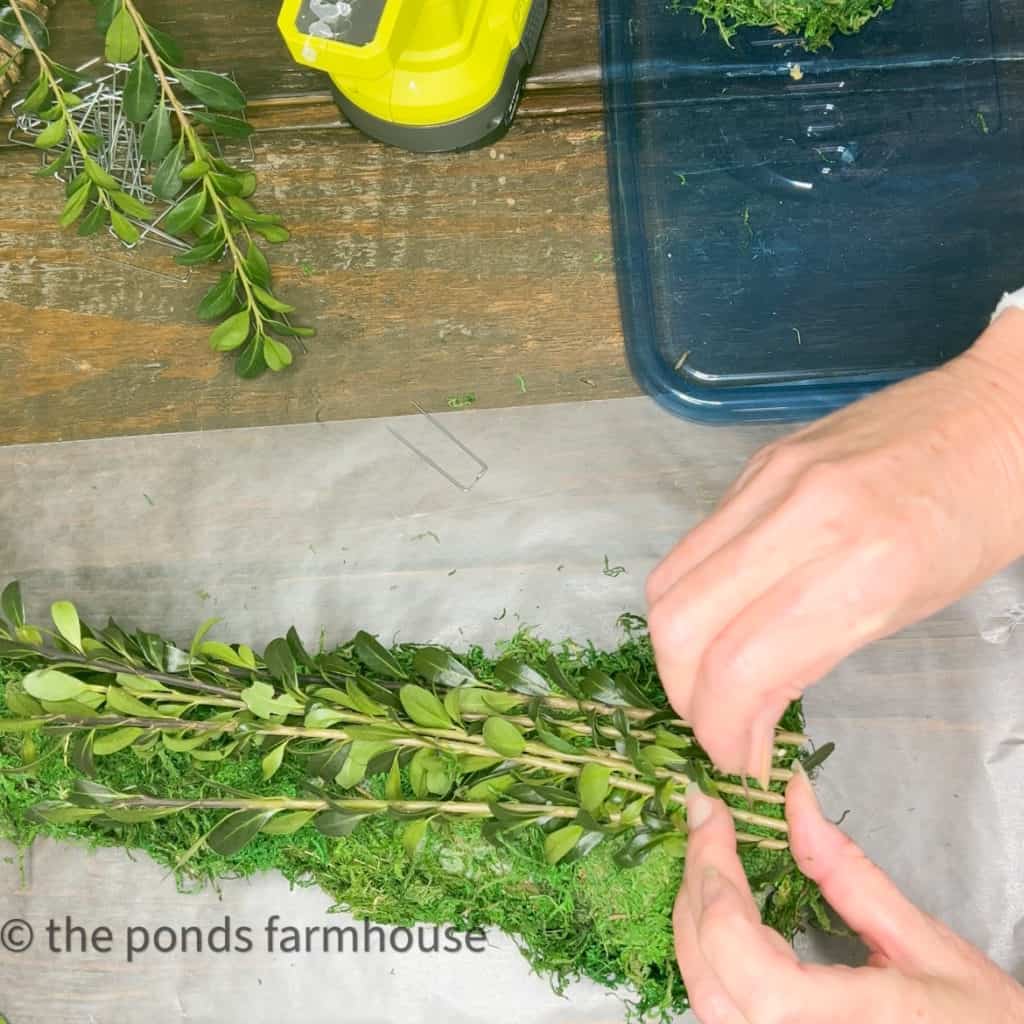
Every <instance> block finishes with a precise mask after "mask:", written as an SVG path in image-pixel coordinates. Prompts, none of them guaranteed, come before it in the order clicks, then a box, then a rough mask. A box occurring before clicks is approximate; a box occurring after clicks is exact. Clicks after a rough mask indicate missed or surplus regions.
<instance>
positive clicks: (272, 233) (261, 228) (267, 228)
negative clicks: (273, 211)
mask: <svg viewBox="0 0 1024 1024" xmlns="http://www.w3.org/2000/svg"><path fill="white" fill-rule="evenodd" d="M253 231H255V232H256V234H258V235H262V236H263V237H264V238H265V239H266V240H267V241H268V242H275V243H276V242H287V241H288V239H289V238H291V237H292V236H291V234H290V233H289V231H288V229H287V228H283V227H281V225H280V224H256V225H254V227H253Z"/></svg>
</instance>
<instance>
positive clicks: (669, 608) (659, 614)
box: [647, 600, 682, 650]
mask: <svg viewBox="0 0 1024 1024" xmlns="http://www.w3.org/2000/svg"><path fill="white" fill-rule="evenodd" d="M647 628H648V630H649V632H650V635H651V643H652V644H653V645H654V647H655V649H656V650H658V649H671V648H672V647H674V646H676V645H677V644H678V643H679V642H680V640H681V639H682V629H681V616H680V615H679V614H678V613H677V611H676V609H675V607H674V606H673V605H672V603H671V602H670V601H665V600H662V601H656V602H655V604H654V606H653V607H652V608H651V610H650V613H649V614H648V616H647Z"/></svg>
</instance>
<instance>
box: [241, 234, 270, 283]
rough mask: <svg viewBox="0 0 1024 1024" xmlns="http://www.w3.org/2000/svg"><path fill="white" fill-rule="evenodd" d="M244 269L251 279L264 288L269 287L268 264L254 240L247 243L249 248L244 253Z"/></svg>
mask: <svg viewBox="0 0 1024 1024" xmlns="http://www.w3.org/2000/svg"><path fill="white" fill-rule="evenodd" d="M245 271H246V273H247V274H248V275H249V279H250V280H251V281H255V282H256V283H257V284H258V285H262V286H263V287H264V288H269V287H270V264H269V263H268V262H267V257H266V256H264V255H263V252H262V251H261V250H260V248H259V246H257V245H256V244H255V243H254V242H250V243H249V248H248V249H247V250H246V253H245Z"/></svg>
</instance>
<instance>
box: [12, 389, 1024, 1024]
mask: <svg viewBox="0 0 1024 1024" xmlns="http://www.w3.org/2000/svg"><path fill="white" fill-rule="evenodd" d="M442 419H443V422H445V423H446V424H447V425H448V426H449V427H450V429H452V430H453V431H454V432H455V433H456V434H457V435H458V436H459V438H460V439H461V440H462V441H464V442H465V443H466V444H467V445H468V446H469V447H470V448H471V449H472V450H473V451H474V453H476V454H477V455H478V456H479V457H480V458H481V459H483V460H484V461H485V462H486V463H487V465H488V470H487V472H486V474H485V475H484V476H483V478H482V479H481V480H480V481H479V482H478V483H477V484H476V485H475V486H474V487H473V489H472V490H471V491H469V492H468V493H464V492H463V491H461V490H459V489H458V488H456V487H454V486H452V484H450V483H449V482H448V481H446V480H445V479H444V478H443V477H442V476H440V475H439V474H438V473H436V472H435V471H434V470H433V469H432V468H430V467H429V466H428V465H427V464H426V463H424V462H423V461H421V460H419V459H418V458H417V457H416V456H414V455H412V454H411V453H410V452H409V450H408V449H407V448H406V447H404V446H403V445H402V444H401V443H400V442H399V441H398V440H396V439H395V437H394V436H393V435H392V434H391V433H390V432H389V431H388V429H387V427H388V426H393V427H395V428H396V429H398V430H399V431H400V432H401V433H402V434H403V436H405V437H407V438H408V439H409V440H410V441H412V442H413V443H415V444H417V445H420V446H422V447H423V448H424V449H425V450H427V451H428V452H429V453H430V454H431V456H432V457H434V458H435V459H437V460H438V461H439V462H441V464H442V465H444V466H445V467H446V468H448V469H449V471H450V472H452V473H454V474H455V475H456V476H457V477H458V478H459V479H466V480H471V479H472V478H473V475H474V473H475V471H476V467H475V465H474V464H473V463H472V462H471V461H470V460H468V459H467V457H466V456H465V455H464V454H463V453H461V452H460V451H459V450H458V449H457V448H456V447H454V446H453V445H452V444H451V443H450V442H449V441H448V440H447V439H446V438H444V437H443V435H440V434H439V433H438V432H437V431H436V430H435V429H434V428H433V427H432V426H431V425H430V424H429V423H427V422H426V421H425V420H424V419H423V418H422V417H419V416H412V417H403V418H400V419H399V420H395V421H385V420H367V421H356V422H347V423H336V424H311V425H306V426H294V427H275V428H265V429H254V430H248V431H224V432H217V433H207V434H201V433H200V434H187V435H171V436H160V437H147V438H125V439H113V440H102V441H89V442H80V443H70V444H62V445H53V446H29V447H13V448H5V449H0V577H3V578H4V579H7V578H12V577H18V578H20V579H21V580H22V585H23V589H24V590H25V592H26V595H27V597H28V599H29V604H30V606H31V611H32V613H33V614H34V616H35V617H36V619H37V620H39V619H42V618H44V617H45V609H46V606H47V605H48V603H49V602H50V601H51V600H53V599H55V598H57V597H70V598H71V599H73V600H75V601H76V603H77V604H78V606H79V608H80V610H81V612H82V614H83V615H84V616H85V617H86V618H93V619H103V618H105V616H106V615H107V614H112V615H114V616H115V617H116V618H117V619H118V620H119V621H122V624H124V625H126V626H132V625H138V626H143V627H149V628H153V629H159V630H160V631H161V632H164V633H166V634H169V635H172V636H177V637H178V638H179V639H180V640H182V641H186V640H187V638H188V637H189V636H191V633H192V631H193V630H194V628H195V626H196V625H197V624H198V623H199V622H200V621H201V620H203V619H205V618H206V617H208V616H211V615H219V616H222V617H223V619H224V623H223V625H221V626H220V627H218V632H217V633H216V634H215V635H216V636H217V637H218V638H220V639H224V640H249V641H251V642H253V643H254V644H255V643H260V642H265V641H266V640H267V639H269V638H270V637H271V636H274V635H279V634H281V633H282V632H283V631H284V630H285V629H286V628H287V627H288V626H289V625H291V624H295V625H296V626H297V627H298V629H299V631H300V633H302V634H303V635H304V636H306V637H308V638H311V639H313V640H315V639H316V638H317V636H318V635H319V633H320V631H321V629H322V630H324V631H325V632H326V635H327V637H328V639H331V640H340V639H344V638H347V637H348V636H349V635H351V633H352V632H353V631H354V630H355V629H358V628H365V629H369V630H371V631H376V632H379V633H380V634H382V636H383V637H384V638H385V639H389V638H391V637H393V636H394V637H399V638H405V639H409V640H418V641H427V640H437V641H440V642H443V643H448V644H452V645H456V646H457V645H459V644H468V643H471V642H480V643H483V644H485V645H488V644H490V643H492V642H493V641H494V640H495V639H497V638H499V637H503V636H507V635H509V634H510V633H511V632H512V631H513V630H514V629H515V628H516V627H517V626H519V625H522V624H540V625H541V626H542V632H543V633H544V634H545V635H547V636H551V637H562V636H569V635H571V636H573V637H575V638H579V639H582V638H591V639H593V640H594V641H595V642H598V643H602V644H607V643H613V642H615V640H616V639H617V630H616V626H615V620H616V618H617V617H618V615H619V614H620V613H621V612H623V611H637V612H642V611H643V580H644V576H645V574H646V572H647V571H648V570H649V569H650V568H651V567H652V566H653V565H654V563H655V562H656V561H657V559H658V558H659V557H660V556H661V555H662V554H663V553H664V552H665V551H667V550H668V548H669V547H670V546H671V544H672V543H673V542H674V540H675V539H676V538H677V537H678V535H679V534H680V533H681V532H682V531H684V530H685V529H687V528H688V527H690V526H692V525H693V524H694V523H695V522H697V521H698V520H699V519H700V518H701V517H702V516H704V515H706V514H707V513H708V512H709V511H710V510H711V508H712V506H713V504H714V502H715V500H716V499H717V497H718V495H719V494H720V493H721V492H722V491H723V490H724V489H725V487H726V486H728V484H729V483H730V482H731V481H732V479H733V477H734V476H735V475H736V473H737V472H738V471H739V469H740V468H741V466H742V464H743V461H744V460H745V458H746V457H748V456H749V455H750V454H751V453H752V452H753V451H754V449H755V448H756V447H757V446H758V445H759V444H760V443H763V442H764V441H765V440H767V439H768V438H770V437H772V436H775V435H776V434H777V433H778V431H777V430H769V429H744V430H723V429H708V428H699V427H695V426H693V425H689V424H685V423H682V422H680V421H678V420H675V419H673V418H671V417H669V416H667V415H666V414H664V413H662V412H660V411H659V410H657V409H656V408H655V407H654V406H653V405H652V404H651V403H649V402H647V401H646V400H643V399H628V400H619V401H611V402H591V403H582V404H571V405H554V406H546V407H540V408H531V409H526V408H523V409H513V410H501V411H486V412H484V411H480V412H476V411H466V412H461V413H455V414H449V415H446V416H444V417H442ZM606 556H607V560H608V562H607V565H608V566H609V567H612V568H614V567H617V566H621V567H623V568H624V569H625V572H623V573H621V574H618V575H609V574H606V573H604V572H603V571H602V570H603V569H604V568H605V557H606ZM1022 609H1024V578H1022V576H1021V573H1020V570H1019V567H1014V568H1013V569H1012V570H1011V571H1009V572H1007V573H1004V574H1003V575H1002V576H1000V577H999V578H997V579H995V580H992V581H990V582H989V583H988V584H987V585H986V586H985V587H983V588H982V589H981V590H979V591H978V592H977V593H976V594H973V595H971V597H969V598H968V599H966V600H965V601H963V602H961V603H959V604H958V605H956V606H954V607H953V608H950V609H947V610H946V611H944V612H942V613H941V614H940V615H938V616H936V617H934V618H933V619H931V620H930V621H928V622H926V623H923V624H921V625H918V626H916V627H914V628H912V629H910V630H907V631H905V632H904V633H902V634H900V635H899V636H897V637H894V638H891V639H888V640H884V641H881V642H879V643H877V644H875V645H873V646H872V647H870V648H869V649H867V650H866V651H863V652H861V653H860V654H858V655H856V656H855V657H853V658H851V659H849V660H848V661H847V662H846V663H845V664H844V665H843V666H841V667H840V668H839V669H838V670H837V671H836V672H835V673H833V675H832V677H831V678H830V679H828V680H826V681H825V682H823V683H822V684H820V685H819V686H818V687H816V688H815V689H814V690H813V691H812V692H811V693H810V695H809V697H808V702H807V710H808V717H809V731H810V732H811V734H812V735H813V736H814V737H815V738H816V739H818V740H822V741H823V740H826V739H833V740H835V741H836V743H837V745H838V750H837V753H836V754H835V755H834V757H833V758H832V760H831V761H830V762H829V764H828V766H827V770H826V771H825V772H824V773H823V775H822V778H821V782H820V791H821V794H822V799H823V802H824V804H825V805H826V808H827V810H829V811H830V812H832V813H834V814H835V815H836V816H838V814H840V813H841V812H842V811H843V810H845V809H849V811H850V813H849V815H848V817H847V819H846V822H845V827H846V828H847V830H848V831H849V832H850V833H851V835H853V836H854V838H856V839H857V840H858V841H859V842H860V843H862V844H863V845H864V846H865V848H866V849H867V850H868V852H869V853H870V854H871V856H872V857H874V858H875V859H876V860H877V861H878V862H879V863H881V864H882V865H883V866H884V867H885V868H886V869H887V870H888V871H890V872H891V873H892V874H893V875H894V876H895V878H896V880H897V882H898V883H899V884H900V886H901V887H902V888H903V889H904V890H905V891H906V892H907V893H908V895H910V896H911V897H912V898H913V899H914V900H915V901H917V902H918V903H919V904H921V905H922V906H923V907H925V908H926V909H928V910H929V911H931V912H933V913H936V914H938V915H940V916H941V917H943V918H944V919H945V920H946V921H947V922H948V923H949V924H950V925H952V926H953V927H954V928H956V929H957V930H959V931H960V932H961V933H962V934H964V935H965V936H966V937H967V938H969V939H970V940H971V941H973V942H975V943H977V944H978V945H980V946H981V947H982V948H984V949H985V950H986V951H987V952H988V953H990V954H991V955H992V956H993V957H994V958H995V959H996V960H997V961H998V962H999V963H1000V964H1001V965H1002V966H1003V967H1005V968H1007V969H1009V970H1011V971H1013V972H1015V974H1016V975H1017V976H1018V977H1020V978H1024V878H1022V871H1021V852H1022V848H1024V802H1022V783H1021V779H1022V778H1024V687H1022V683H1021V677H1022V667H1024V631H1021V632H1020V633H1018V632H1017V628H1016V627H1017V625H1018V623H1020V622H1021V621H1024V611H1022ZM328 905H329V901H328V900H327V898H326V897H325V896H324V895H323V894H322V893H320V892H317V891H315V890H303V891H297V892H292V891H289V889H288V887H287V885H286V884H285V883H284V882H283V881H282V880H281V879H279V878H271V877H267V878H261V879H259V880H256V881H252V882H247V883H243V882H237V883H228V884H226V885H225V886H224V888H223V890H222V891H221V892H220V893H216V892H212V891H206V892H202V893H198V894H187V895H182V894H179V893H177V892H176V891H175V886H174V883H173V881H172V880H170V879H168V878H166V877H165V876H164V873H163V872H162V870H161V869H159V868H157V867H156V866H155V865H153V864H152V863H150V862H147V861H145V860H144V859H143V860H142V861H139V862H132V860H131V859H130V858H129V857H128V856H127V855H125V854H123V853H118V852H116V851H103V852H101V853H97V854H88V853H86V852H85V851H83V850H80V849H77V848H69V847H61V846H57V845H55V844H49V843H47V844H41V845H40V846H39V847H37V848H36V849H34V850H33V851H32V853H31V855H30V856H29V858H28V860H27V863H26V864H25V865H24V867H23V869H22V868H21V867H19V864H18V863H17V861H16V860H14V859H12V860H11V861H10V862H8V863H0V924H2V922H3V920H7V919H10V918H23V919H24V920H25V921H27V922H29V923H30V924H31V925H32V926H33V927H34V928H35V929H36V932H37V938H36V941H35V942H34V944H33V946H32V948H31V949H30V950H28V951H26V952H24V953H21V954H14V953H10V952H6V951H0V1013H3V1014H6V1015H7V1017H8V1019H9V1021H10V1024H43V1022H46V1024H50V1022H52V1021H61V1022H67V1024H86V1022H95V1024H115V1022H116V1024H136V1022H139V1024H142V1022H145V1024H165V1022H167V1024H170V1022H177V1021H189V1022H197V1024H199V1022H202V1024H205V1022H211V1024H212V1022H214V1021H217V1022H229V1024H234V1022H242V1021H250V1020H252V1021H287V1022H292V1021H295V1022H298V1021H303V1022H308V1024H320V1022H325V1024H326V1022H328V1021H331V1022H333V1021H338V1020H345V1021H353V1022H359V1024H376V1022H392V1021H402V1022H408V1024H417V1022H428V1021H429V1022H431V1024H433V1022H435V1021H437V1020H445V1021H453V1022H484V1021H486V1022H488V1024H490V1022H496V1024H503V1022H512V1021H519V1020H523V1019H529V1020H534V1021H539V1022H549V1021H550V1022H556V1021H558V1022H576V1021H580V1022H599V1021H617V1020H621V1019H623V1016H624V1013H623V1010H622V1007H621V1005H620V1004H619V1003H618V1002H617V1001H616V1000H615V999H614V997H610V996H608V995H607V994H606V993H605V992H603V991H601V990H600V989H598V988H597V987H596V986H593V985H590V984H579V985H577V986H574V987H573V989H572V990H571V991H570V993H569V996H568V998H566V999H561V998H558V997H556V996H555V995H554V994H553V993H552V992H551V991H550V988H549V987H548V985H547V983H546V982H545V981H544V980H543V979H540V978H537V977H535V976H531V974H530V972H529V970H528V968H527V967H526V964H525V961H523V960H522V958H521V957H520V956H519V954H518V952H517V951H516V950H515V948H514V946H513V944H512V943H511V942H510V941H509V940H508V939H507V938H504V937H502V936H499V935H498V934H496V933H492V934H491V935H490V937H489V947H488V949H487V951H486V952H484V953H481V954H474V953H462V954H460V955H458V956H450V955H443V956H438V955H429V954H419V955H413V954H406V955H398V954H375V955H361V956H358V957H341V958H339V957H338V956H331V955H326V956H325V955H323V954H320V955H306V956H298V955H292V956H289V955H282V954H278V955H276V956H270V955H266V954H265V953H263V952H261V950H260V948H259V946H258V944H257V948H256V949H255V950H254V951H252V952H250V953H245V954H242V953H235V954H223V955H203V956H195V955H192V956H190V955H171V954H168V955H148V956H145V955H144V956H141V957H138V958H137V959H136V961H135V962H134V963H132V964H126V963H124V957H123V955H120V956H119V954H123V952H124V950H123V948H117V947H116V943H115V951H114V952H113V953H110V954H106V955H103V954H95V953H94V954H89V955H84V954H81V953H80V952H77V951H76V952H72V953H62V954H56V953H52V952H50V951H49V950H48V949H47V948H46V943H45V941H43V939H42V938H40V934H41V933H40V929H41V928H43V927H44V926H45V924H46V922H47V921H48V920H50V919H58V920H61V921H63V920H64V918H65V917H66V916H71V918H72V919H73V921H74V923H76V924H81V925H85V926H89V927H99V926H107V927H110V928H111V930H112V932H113V933H114V935H115V937H116V936H118V935H123V932H124V929H125V928H127V927H129V926H131V925H140V926H144V927H147V928H149V929H151V930H155V929H156V928H157V927H160V926H161V925H170V926H172V927H176V928H179V929H180V928H182V927H185V926H187V925H190V924H195V925H199V926H200V927H205V928H209V927H211V926H213V925H216V924H217V923H218V922H220V921H222V920H223V918H224V916H225V915H229V916H230V917H231V918H232V920H233V921H234V922H235V923H236V924H248V925H250V926H252V927H253V928H254V930H255V929H257V928H258V927H260V926H262V925H263V923H264V922H265V920H266V918H267V917H268V916H269V915H270V914H275V913H276V914H278V915H280V916H281V919H282V921H283V922H284V923H287V924H291V925H296V926H303V925H305V924H307V923H308V924H323V923H324V922H325V916H324V912H325V910H326V909H327V907H328ZM329 923H336V922H335V919H334V917H332V918H331V919H330V922H329ZM122 946H123V943H122ZM811 953H812V955H821V948H818V949H817V950H813V949H812V950H811Z"/></svg>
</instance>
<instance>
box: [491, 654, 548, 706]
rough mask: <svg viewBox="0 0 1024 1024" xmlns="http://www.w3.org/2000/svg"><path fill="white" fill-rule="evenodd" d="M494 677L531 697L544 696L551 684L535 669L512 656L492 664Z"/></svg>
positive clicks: (517, 691)
mask: <svg viewBox="0 0 1024 1024" xmlns="http://www.w3.org/2000/svg"><path fill="white" fill-rule="evenodd" d="M494 677H495V679H497V680H498V682H499V683H501V685H502V686H504V687H506V688H507V689H509V690H515V692H516V693H525V694H528V695H529V696H531V697H544V696H546V695H547V694H549V693H550V692H551V684H550V683H549V682H548V681H547V680H546V679H545V678H544V677H543V676H542V675H541V674H540V673H539V672H538V671H537V670H536V669H533V668H530V666H529V665H524V664H523V663H522V662H519V661H516V660H515V659H513V658H503V659H502V660H501V661H499V662H498V664H497V665H495V666H494Z"/></svg>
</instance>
